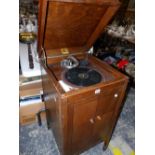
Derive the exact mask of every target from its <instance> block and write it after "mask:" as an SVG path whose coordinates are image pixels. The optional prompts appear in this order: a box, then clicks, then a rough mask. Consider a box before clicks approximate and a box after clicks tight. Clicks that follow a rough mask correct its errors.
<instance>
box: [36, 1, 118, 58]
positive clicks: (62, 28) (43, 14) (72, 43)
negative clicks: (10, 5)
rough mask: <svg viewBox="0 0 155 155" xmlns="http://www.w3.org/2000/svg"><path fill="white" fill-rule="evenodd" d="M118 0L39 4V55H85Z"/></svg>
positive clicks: (114, 9) (114, 8) (108, 18)
mask: <svg viewBox="0 0 155 155" xmlns="http://www.w3.org/2000/svg"><path fill="white" fill-rule="evenodd" d="M119 5H120V3H119V2H118V0H40V6H39V19H38V23H39V30H38V51H39V55H40V56H41V53H42V50H41V48H42V47H43V48H44V50H45V51H46V55H47V56H52V55H55V54H58V53H62V54H63V52H64V53H65V52H66V53H67V52H69V53H73V52H85V51H86V50H88V49H89V48H90V47H91V46H92V45H93V43H94V42H95V41H96V39H97V38H98V36H99V35H100V33H102V32H103V29H104V28H105V26H106V25H107V24H108V22H109V20H110V19H111V18H112V16H113V15H114V14H115V12H116V11H117V9H118V7H119Z"/></svg>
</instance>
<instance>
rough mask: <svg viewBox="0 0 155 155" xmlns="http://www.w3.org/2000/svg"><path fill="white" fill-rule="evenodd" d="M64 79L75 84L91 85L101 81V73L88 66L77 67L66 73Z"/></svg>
mask: <svg viewBox="0 0 155 155" xmlns="http://www.w3.org/2000/svg"><path fill="white" fill-rule="evenodd" d="M63 76H64V81H65V82H67V83H69V84H71V85H75V86H90V85H94V84H97V83H99V82H101V80H102V76H101V74H100V73H99V72H98V71H96V70H94V69H92V68H88V67H76V68H72V69H70V70H67V71H66V72H65V73H64V75H63Z"/></svg>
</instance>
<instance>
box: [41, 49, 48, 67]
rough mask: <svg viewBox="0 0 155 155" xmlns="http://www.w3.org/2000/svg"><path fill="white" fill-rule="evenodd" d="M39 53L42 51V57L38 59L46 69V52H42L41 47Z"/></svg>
mask: <svg viewBox="0 0 155 155" xmlns="http://www.w3.org/2000/svg"><path fill="white" fill-rule="evenodd" d="M41 51H42V56H41V58H40V60H41V61H42V62H43V63H44V65H45V66H46V67H47V57H46V52H45V50H44V48H43V47H41Z"/></svg>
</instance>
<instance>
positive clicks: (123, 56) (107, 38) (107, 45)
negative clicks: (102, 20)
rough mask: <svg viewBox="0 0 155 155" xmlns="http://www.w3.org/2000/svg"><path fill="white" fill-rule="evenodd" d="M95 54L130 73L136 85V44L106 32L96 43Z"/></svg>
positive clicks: (131, 80)
mask: <svg viewBox="0 0 155 155" xmlns="http://www.w3.org/2000/svg"><path fill="white" fill-rule="evenodd" d="M94 55H95V56H96V57H98V58H99V59H101V60H103V61H105V62H106V63H108V64H110V65H112V66H113V67H114V68H116V69H118V70H119V71H121V72H122V73H124V74H126V75H128V76H129V77H130V83H131V85H132V86H134V81H135V80H134V78H135V76H134V72H135V71H134V69H135V44H133V43H131V42H129V41H127V40H124V39H122V38H117V37H114V36H111V35H109V34H107V32H104V33H103V34H102V35H101V37H100V38H99V39H98V40H97V41H96V42H95V44H94ZM120 62H121V64H120ZM122 62H123V65H122ZM128 64H129V65H128ZM130 66H132V67H130Z"/></svg>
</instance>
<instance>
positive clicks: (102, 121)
mask: <svg viewBox="0 0 155 155" xmlns="http://www.w3.org/2000/svg"><path fill="white" fill-rule="evenodd" d="M112 115H113V112H109V113H106V114H104V115H102V116H96V118H95V125H94V131H93V136H94V138H93V139H94V141H100V140H104V141H105V140H106V138H107V136H108V133H109V130H110V128H111V125H112Z"/></svg>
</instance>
